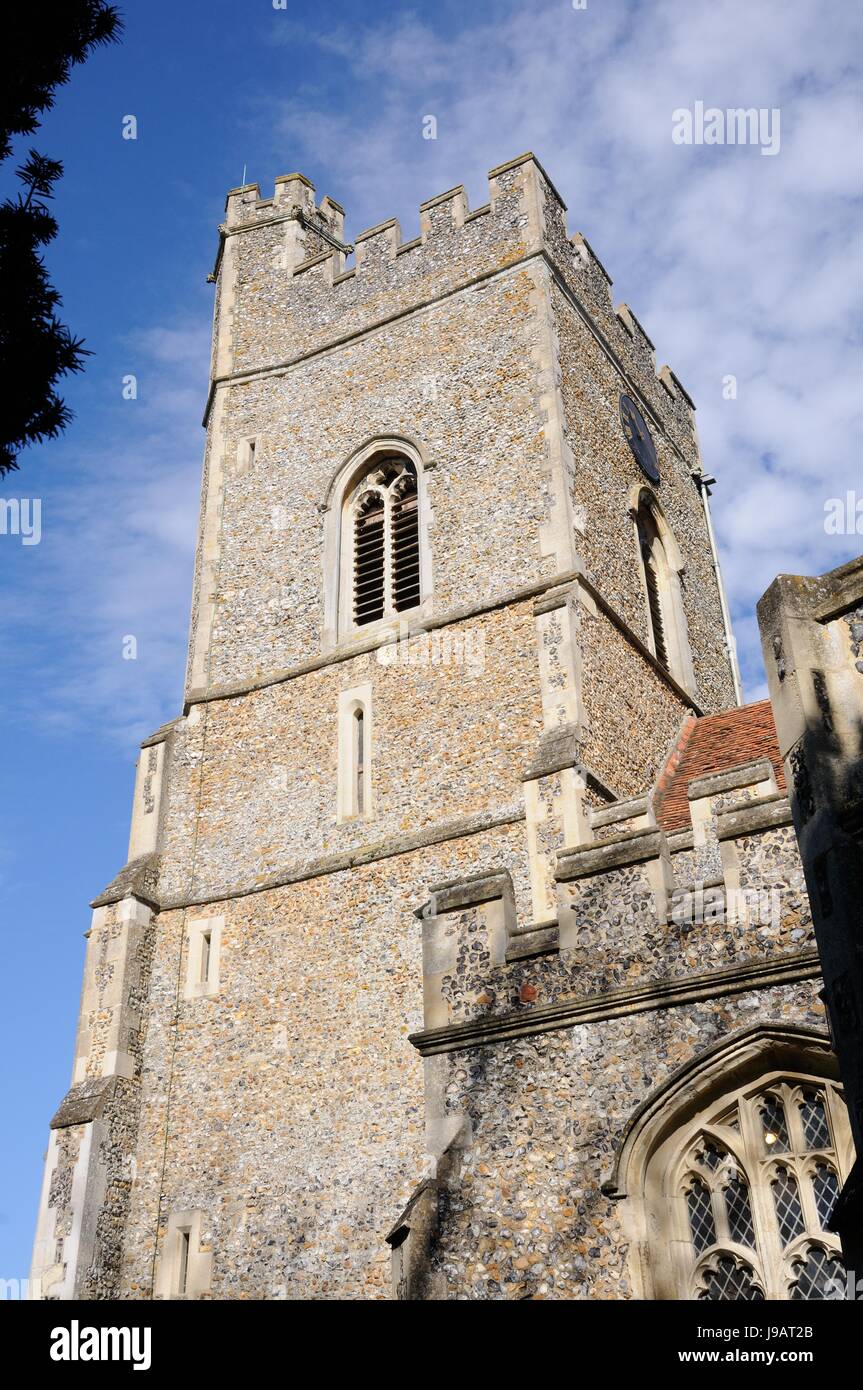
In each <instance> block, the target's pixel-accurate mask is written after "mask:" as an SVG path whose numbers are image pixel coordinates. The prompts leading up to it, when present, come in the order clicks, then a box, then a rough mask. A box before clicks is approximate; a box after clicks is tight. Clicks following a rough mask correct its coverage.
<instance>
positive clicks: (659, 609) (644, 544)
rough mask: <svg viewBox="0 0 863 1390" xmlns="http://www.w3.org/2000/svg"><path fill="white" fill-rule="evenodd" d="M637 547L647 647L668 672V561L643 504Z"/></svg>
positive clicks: (653, 524)
mask: <svg viewBox="0 0 863 1390" xmlns="http://www.w3.org/2000/svg"><path fill="white" fill-rule="evenodd" d="M636 525H637V527H638V545H639V549H640V550H641V563H642V567H643V569H644V586H645V588H646V590H647V613H648V618H649V620H650V637H651V642H650V645H651V647H652V649H653V653H654V656H655V657H656V659H657V661H658V662H660V663H661V665H663V666H664V667H665V669H666V671H668V670H669V669H670V662H669V658H668V646H667V644H666V639H665V628H666V616H665V612H664V606H665V603H667V600H665V603H664V601H663V591H666V592H667V587H668V559H667V557H666V554H665V550H664V548H663V545H662V541H661V540H660V538H659V532H658V530H657V528H656V523H655V522H654V520H653V516H652V514H651V511H650V508H649V507H648V506H645V504H644V503H642V505H641V506H640V507H639V509H638V515H637V517H636Z"/></svg>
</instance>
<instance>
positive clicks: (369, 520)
mask: <svg viewBox="0 0 863 1390" xmlns="http://www.w3.org/2000/svg"><path fill="white" fill-rule="evenodd" d="M356 495H357V499H358V500H357V502H356V503H355V507H356V510H355V513H354V517H355V520H354V532H353V614H354V622H355V624H356V625H357V626H362V625H363V624H365V623H372V622H376V621H377V620H378V619H380V618H383V617H386V616H387V615H388V614H393V613H401V612H404V611H405V610H406V609H409V608H415V607H416V606H417V605H418V604H419V602H420V597H421V583H420V575H421V566H420V547H419V497H418V493H417V478H416V473H415V471H414V467H413V464H412V463H411V462H410V461H409V460H408V459H406V458H403V457H401V456H400V455H393V456H391V457H385V458H379V459H378V460H377V461H376V462H375V464H374V466H373V468H372V469H371V471H370V472H369V473H368V474H367V475H366V476H365V477H364V478H363V479H362V480H361V482H360V484H359V487H358V493H357V494H356Z"/></svg>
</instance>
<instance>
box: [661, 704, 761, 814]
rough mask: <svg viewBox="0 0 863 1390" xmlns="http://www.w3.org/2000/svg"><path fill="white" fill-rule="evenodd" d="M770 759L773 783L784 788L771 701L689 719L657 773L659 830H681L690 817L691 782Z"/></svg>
mask: <svg viewBox="0 0 863 1390" xmlns="http://www.w3.org/2000/svg"><path fill="white" fill-rule="evenodd" d="M756 758H769V759H770V761H771V763H772V764H773V771H774V773H775V774H776V785H777V786H778V788H779V790H780V791H784V790H785V774H784V771H783V768H782V759H781V757H780V755H779V743H778V741H777V738H776V725H775V724H774V722H773V710H772V708H771V705H770V701H769V700H759V701H758V702H757V703H756V704H754V705H741V706H740V707H739V708H738V709H729V710H724V711H723V713H722V714H705V715H702V717H701V718H700V719H696V718H695V717H694V715H693V716H690V717H689V718H688V719H687V720H685V722H684V724H683V727H682V728H681V730H680V737H679V738H678V740H677V743H676V745H675V747H674V750H673V752H672V753H671V756H670V757H669V759H668V762H667V763H666V765H665V767H664V768H663V770H662V772H661V773H660V775H659V778H658V779H657V783H656V794H655V796H654V811H655V813H656V819H657V822H658V824H659V825H661V826H662V828H663V830H684V829H687V828H688V827H689V825H690V824H691V822H690V819H689V797H688V788H689V783H690V782H691V781H692V780H693V779H694V778H696V777H706V776H707V774H708V773H710V772H721V771H723V769H724V768H728V767H737V766H738V764H740V763H750V762H753V761H754V760H755V759H756Z"/></svg>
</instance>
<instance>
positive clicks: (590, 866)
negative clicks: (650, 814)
mask: <svg viewBox="0 0 863 1390" xmlns="http://www.w3.org/2000/svg"><path fill="white" fill-rule="evenodd" d="M664 849H665V835H664V834H663V832H662V831H661V830H659V829H657V827H656V826H649V827H648V828H647V829H644V830H626V831H623V832H622V833H621V834H620V835H612V836H610V837H609V839H607V840H596V841H592V842H591V843H590V844H587V845H577V846H575V847H574V848H572V849H563V850H560V851H559V852H558V856H557V868H556V870H555V875H554V876H555V878H556V879H557V881H558V882H559V883H568V882H570V881H571V880H572V879H576V878H593V877H595V876H596V875H597V874H603V873H606V872H607V871H608V870H609V869H620V868H625V867H626V866H627V865H629V864H643V863H644V862H645V861H646V860H648V859H658V858H659V856H660V854H661V853H662V852H663V850H664Z"/></svg>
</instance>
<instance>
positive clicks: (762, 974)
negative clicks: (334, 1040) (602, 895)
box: [408, 950, 821, 1057]
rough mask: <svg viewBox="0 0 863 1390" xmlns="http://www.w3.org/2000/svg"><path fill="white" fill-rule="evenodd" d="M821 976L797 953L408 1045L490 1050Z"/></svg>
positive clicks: (461, 1026) (567, 1003)
mask: <svg viewBox="0 0 863 1390" xmlns="http://www.w3.org/2000/svg"><path fill="white" fill-rule="evenodd" d="M820 973H821V965H820V961H819V957H818V952H817V951H812V950H810V951H799V952H795V954H794V955H789V956H787V957H785V958H784V959H779V960H770V961H743V962H741V963H740V964H739V965H733V966H729V967H727V968H726V969H723V970H711V971H706V972H704V973H703V974H698V975H687V976H684V977H682V978H681V979H680V980H662V981H657V980H651V981H649V982H648V983H647V984H644V985H631V986H626V987H625V988H623V989H616V990H609V991H608V992H607V993H606V994H594V995H588V996H583V997H581V998H572V999H564V1000H560V1001H559V1002H558V1003H556V1004H540V1005H539V1006H537V1007H535V1008H530V1009H527V1008H526V1009H524V1010H523V1011H521V1012H518V1013H507V1014H501V1015H500V1016H499V1017H496V1018H495V1017H491V1018H489V1017H486V1018H478V1019H472V1020H470V1021H469V1022H466V1023H462V1022H459V1023H451V1024H448V1025H447V1026H446V1027H444V1028H429V1029H425V1030H424V1031H422V1032H420V1033H411V1034H410V1036H409V1038H408V1041H409V1042H410V1043H412V1044H413V1046H414V1047H415V1048H416V1049H417V1051H418V1052H419V1053H420V1054H421V1055H422V1056H423V1057H430V1056H434V1055H435V1054H437V1053H441V1052H459V1051H462V1050H464V1049H466V1048H470V1047H486V1046H491V1045H493V1044H495V1043H499V1042H505V1041H508V1040H510V1039H513V1038H523V1037H529V1036H530V1035H531V1034H534V1033H550V1032H553V1031H554V1030H555V1029H558V1028H574V1027H577V1026H578V1025H579V1024H581V1023H599V1022H602V1021H603V1020H604V1019H607V1018H617V1017H619V1016H621V1015H626V1014H634V1013H647V1012H649V1011H651V1010H654V1009H670V1008H676V1007H679V1006H680V1005H683V1004H690V1003H698V1002H700V1001H701V1000H705V999H716V998H719V997H721V996H723V995H728V994H745V993H746V992H747V991H748V990H757V989H768V988H770V987H771V986H773V985H782V984H791V983H794V982H795V981H797V980H806V979H812V978H816V977H817V976H819V975H820Z"/></svg>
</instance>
